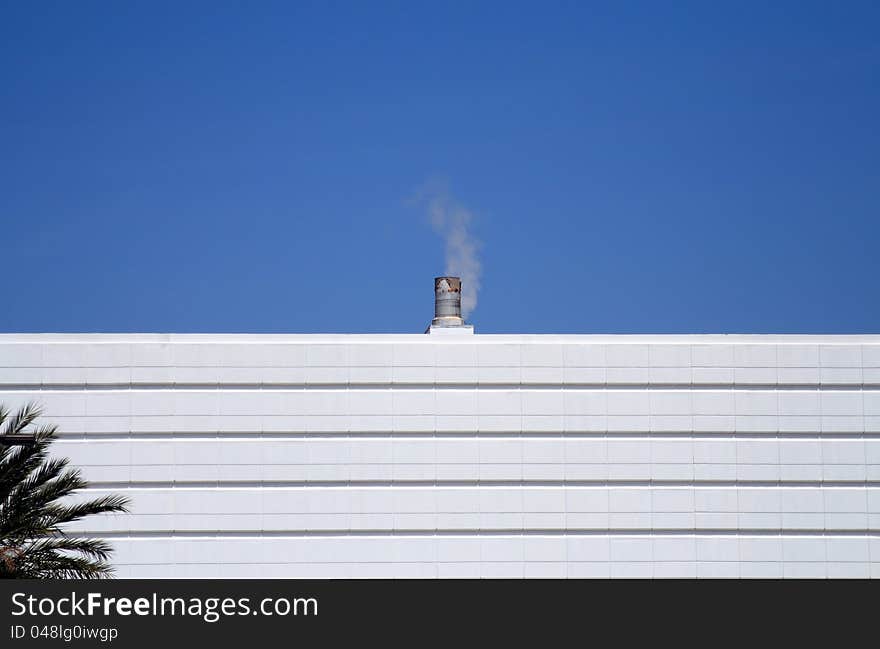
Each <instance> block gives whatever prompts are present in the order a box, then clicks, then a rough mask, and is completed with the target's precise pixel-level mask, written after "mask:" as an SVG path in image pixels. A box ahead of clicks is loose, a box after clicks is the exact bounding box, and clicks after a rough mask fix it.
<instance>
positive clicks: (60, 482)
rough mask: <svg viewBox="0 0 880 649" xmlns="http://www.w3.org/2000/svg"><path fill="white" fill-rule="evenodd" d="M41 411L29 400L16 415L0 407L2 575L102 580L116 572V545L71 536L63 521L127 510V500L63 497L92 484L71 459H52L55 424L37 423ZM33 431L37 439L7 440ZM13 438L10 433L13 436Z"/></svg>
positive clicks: (68, 521) (28, 577) (69, 521)
mask: <svg viewBox="0 0 880 649" xmlns="http://www.w3.org/2000/svg"><path fill="white" fill-rule="evenodd" d="M40 414H41V410H40V408H39V407H37V406H36V405H33V404H30V405H27V406H25V407H24V408H21V409H20V410H18V411H17V412H16V413H14V414H9V411H7V410H6V409H5V408H4V407H2V406H0V577H17V578H27V579H103V578H107V577H111V576H112V575H113V568H112V566H111V565H110V564H109V563H108V560H109V559H110V555H111V553H112V548H111V546H110V544H109V543H107V542H106V541H104V540H101V539H92V538H79V537H76V536H75V535H74V536H71V535H69V534H68V533H67V532H66V531H65V529H64V526H65V525H66V524H68V523H72V522H74V521H78V520H80V519H82V518H84V517H86V516H92V515H96V514H107V513H116V512H125V511H128V510H127V505H128V499H127V498H124V497H122V496H114V495H111V496H104V497H101V498H95V499H93V500H89V501H84V502H69V501H68V502H65V500H64V499H66V498H68V497H69V496H71V495H73V494H74V493H76V492H77V491H78V490H80V489H83V488H85V487H87V486H88V484H87V483H86V481H85V480H84V479H83V478H82V475H81V474H80V472H79V470H77V469H71V468H68V460H67V459H66V458H60V459H59V458H50V457H49V447H50V445H51V444H52V441H53V440H54V439H55V433H56V428H55V426H42V427H35V426H34V422H35V421H36V419H37V418H38V417H39V416H40ZM24 434H30V435H32V436H33V442H32V443H29V444H25V445H10V444H4V443H3V442H4V437H6V436H9V435H16V436H21V435H24ZM9 439H11V438H9Z"/></svg>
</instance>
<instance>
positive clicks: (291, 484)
mask: <svg viewBox="0 0 880 649" xmlns="http://www.w3.org/2000/svg"><path fill="white" fill-rule="evenodd" d="M238 466H247V465H238ZM854 466H860V465H854ZM314 487H321V488H332V489H348V488H352V487H357V488H359V487H366V488H370V487H373V488H385V487H423V488H432V487H462V488H465V487H481V488H482V487H487V488H492V487H496V488H497V487H597V488H604V487H647V488H651V487H693V488H695V489H711V488H718V487H821V488H823V489H833V488H843V487H847V488H853V487H880V480H191V481H185V480H182V481H155V482H151V481H131V482H90V483H89V485H88V487H85V488H84V489H83V490H82V491H87V490H89V489H101V490H103V489H114V490H125V489H150V490H160V489H206V490H212V489H227V488H228V489H265V488H270V489H278V488H281V489H288V488H290V489H297V488H314ZM432 513H433V512H432Z"/></svg>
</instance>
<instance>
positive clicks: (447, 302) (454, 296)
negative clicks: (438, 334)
mask: <svg viewBox="0 0 880 649" xmlns="http://www.w3.org/2000/svg"><path fill="white" fill-rule="evenodd" d="M463 324H464V320H462V318H461V278H460V277H435V278H434V319H433V320H432V321H431V326H432V327H460V326H462V325H463Z"/></svg>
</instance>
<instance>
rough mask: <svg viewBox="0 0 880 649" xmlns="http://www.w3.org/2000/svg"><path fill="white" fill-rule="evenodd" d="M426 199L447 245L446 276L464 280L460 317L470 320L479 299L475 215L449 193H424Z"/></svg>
mask: <svg viewBox="0 0 880 649" xmlns="http://www.w3.org/2000/svg"><path fill="white" fill-rule="evenodd" d="M423 198H424V199H425V201H426V204H427V208H428V216H429V217H430V219H431V225H432V226H433V228H434V231H435V232H437V234H439V235H440V236H441V237H443V240H444V242H445V247H446V269H445V270H444V273H445V274H446V275H453V276H455V277H460V278H461V315H462V317H464V318H467V317H468V316H469V315H470V313H471V312H472V311H473V310H474V309H476V308H477V296H478V295H479V292H480V273H481V266H480V259H479V255H478V251H479V249H480V242H479V241H478V240H477V239H476V238H475V237H474V236H473V234H472V233H471V223H472V222H473V219H474V216H473V214H472V213H471V211H470V210H468V209H467V208H466V207H464V206H463V205H460V204H459V203H457V202H456V201H455V200H454V199H453V198H452V197H451V196H449V194H448V193H447V192H446V191H443V190H437V189H435V190H433V191H428V192H425V193H424V194H423Z"/></svg>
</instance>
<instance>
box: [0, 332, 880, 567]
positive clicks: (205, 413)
mask: <svg viewBox="0 0 880 649" xmlns="http://www.w3.org/2000/svg"><path fill="white" fill-rule="evenodd" d="M31 401H35V402H38V403H40V404H42V405H43V406H44V409H45V416H44V418H43V420H44V421H45V422H46V423H50V422H51V423H56V424H58V425H59V427H60V438H59V441H58V442H57V443H56V444H55V445H54V453H55V454H57V455H63V456H68V457H70V458H71V461H72V463H73V464H75V465H78V466H80V467H82V469H83V471H84V473H85V476H86V477H87V478H88V480H90V481H91V483H92V486H91V488H90V490H88V491H87V492H85V495H87V496H96V495H99V494H104V493H108V492H112V493H121V494H125V495H127V496H129V497H130V498H131V501H132V505H131V513H129V514H124V515H107V516H102V517H94V518H89V519H86V520H84V521H83V522H82V523H81V524H80V525H79V526H78V527H77V528H75V530H76V531H77V532H78V533H81V534H85V535H90V536H97V537H103V538H107V539H108V540H110V541H111V542H112V543H113V545H114V546H115V548H116V554H115V558H114V563H115V565H116V566H117V572H118V575H119V576H120V577H179V578H184V577H337V578H338V577H609V576H611V577H617V576H620V577H868V576H880V336H746V335H686V336H677V335H670V336H653V335H652V336H641V335H638V336H612V335H608V336H604V335H601V336H594V335H479V334H473V333H472V330H469V329H466V328H458V329H454V328H450V329H449V330H438V329H432V330H431V332H430V333H428V334H426V335H158V334H157V335H153V334H143V335H109V334H70V335H60V334H59V335H56V334H6V335H0V403H3V404H4V405H6V406H7V407H9V408H15V407H17V406H18V405H21V404H23V403H26V402H31Z"/></svg>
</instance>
